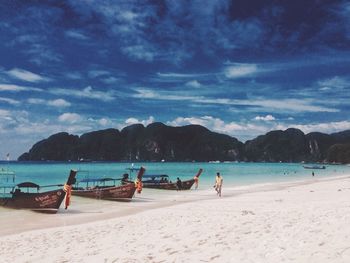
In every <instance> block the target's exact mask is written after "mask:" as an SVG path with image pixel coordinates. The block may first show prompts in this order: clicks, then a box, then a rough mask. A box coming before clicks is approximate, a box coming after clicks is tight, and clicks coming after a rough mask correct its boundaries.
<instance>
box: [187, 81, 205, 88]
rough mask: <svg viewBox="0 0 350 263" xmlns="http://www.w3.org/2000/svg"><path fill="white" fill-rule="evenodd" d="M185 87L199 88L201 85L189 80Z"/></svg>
mask: <svg viewBox="0 0 350 263" xmlns="http://www.w3.org/2000/svg"><path fill="white" fill-rule="evenodd" d="M186 86H187V87H191V88H200V87H201V86H202V84H200V83H199V81H197V80H191V81H189V82H187V83H186Z"/></svg>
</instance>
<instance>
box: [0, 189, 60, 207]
mask: <svg viewBox="0 0 350 263" xmlns="http://www.w3.org/2000/svg"><path fill="white" fill-rule="evenodd" d="M65 195H66V193H65V192H64V191H63V190H62V189H58V190H53V191H48V192H43V193H22V192H19V193H14V194H12V197H6V198H3V197H2V198H0V205H1V206H4V207H8V208H15V209H29V210H34V211H38V212H43V213H56V212H57V210H58V208H59V207H60V205H61V203H62V201H63V199H64V197H65Z"/></svg>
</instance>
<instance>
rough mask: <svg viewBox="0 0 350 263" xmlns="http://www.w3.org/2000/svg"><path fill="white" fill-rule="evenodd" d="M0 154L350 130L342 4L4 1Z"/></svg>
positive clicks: (0, 11) (348, 29)
mask: <svg viewBox="0 0 350 263" xmlns="http://www.w3.org/2000/svg"><path fill="white" fill-rule="evenodd" d="M0 18H1V19H0V156H1V158H0V159H4V157H5V155H6V154H7V153H10V154H11V158H12V159H14V158H16V157H17V156H18V155H20V154H21V153H23V152H25V151H28V150H29V148H30V147H31V146H32V145H33V143H35V142H36V141H38V140H41V139H43V138H46V137H48V136H49V135H51V134H53V133H56V132H60V131H67V132H70V133H73V134H82V133H85V132H89V131H93V130H98V129H105V128H111V127H112V128H118V129H121V128H123V127H125V126H127V125H130V124H133V123H139V122H140V123H143V124H145V125H147V124H149V123H152V122H155V121H161V122H163V123H166V124H168V125H173V126H180V125H186V124H201V125H204V126H206V127H207V128H209V129H211V130H214V131H217V132H221V133H226V134H229V135H231V136H234V137H236V138H238V139H239V140H241V141H245V140H247V139H251V138H254V137H255V136H257V135H259V134H264V133H266V132H267V131H270V130H274V129H286V128H288V127H296V128H300V129H301V130H303V131H304V132H305V133H308V132H311V131H321V132H325V133H331V132H336V131H341V130H346V129H350V118H349V116H350V104H349V102H350V92H349V88H350V3H349V1H341V0H339V1H334V0H324V1H320V0H308V1H304V0H295V1H289V0H279V1H277V0H265V1H261V0H251V1H243V0H231V1H228V0H227V1H226V0H218V1H214V0H212V1H211V0H210V1H209V0H208V1H205V0H194V1H181V0H176V1H175V0H172V1H132V0H123V1H118V0H115V1H104V0H80V1H76V0H72V1H69V0H67V1H50V0H48V1H30V0H28V1H1V3H0Z"/></svg>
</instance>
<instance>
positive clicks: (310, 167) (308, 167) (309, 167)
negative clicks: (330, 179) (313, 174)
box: [303, 165, 326, 169]
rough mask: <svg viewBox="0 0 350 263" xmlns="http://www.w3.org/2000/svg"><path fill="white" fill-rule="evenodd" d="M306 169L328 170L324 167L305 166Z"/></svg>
mask: <svg viewBox="0 0 350 263" xmlns="http://www.w3.org/2000/svg"><path fill="white" fill-rule="evenodd" d="M303 167H304V168H305V169H326V166H324V165H322V166H321V165H303Z"/></svg>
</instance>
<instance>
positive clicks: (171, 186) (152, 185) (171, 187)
mask: <svg viewBox="0 0 350 263" xmlns="http://www.w3.org/2000/svg"><path fill="white" fill-rule="evenodd" d="M193 184H194V179H191V180H186V181H182V188H181V190H190V189H191V187H192V185H193ZM143 188H152V189H163V190H178V189H177V186H176V183H147V182H143Z"/></svg>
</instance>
